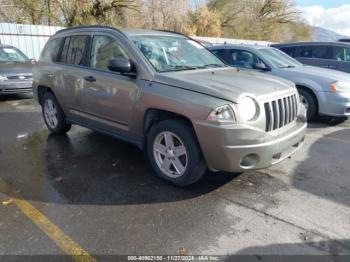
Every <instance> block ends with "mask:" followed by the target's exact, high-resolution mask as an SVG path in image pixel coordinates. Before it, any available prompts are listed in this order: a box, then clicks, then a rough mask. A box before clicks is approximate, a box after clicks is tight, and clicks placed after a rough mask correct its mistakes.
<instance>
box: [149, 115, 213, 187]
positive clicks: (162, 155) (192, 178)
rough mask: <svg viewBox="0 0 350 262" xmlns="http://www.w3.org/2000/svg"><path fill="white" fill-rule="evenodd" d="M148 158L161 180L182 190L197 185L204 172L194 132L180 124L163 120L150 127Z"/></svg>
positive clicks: (178, 121) (172, 120)
mask: <svg viewBox="0 0 350 262" xmlns="http://www.w3.org/2000/svg"><path fill="white" fill-rule="evenodd" d="M147 156H148V158H149V160H150V162H151V165H152V167H153V169H154V170H155V172H156V174H157V175H158V176H159V177H160V178H162V179H165V180H167V181H169V182H171V183H172V184H174V185H177V186H181V187H184V186H188V185H191V184H193V183H195V182H197V181H198V180H199V179H201V178H202V176H203V175H204V173H205V171H206V169H207V167H206V163H205V161H204V159H203V156H202V151H201V149H200V147H199V144H198V141H197V138H196V135H195V133H194V131H193V128H192V127H191V126H190V125H189V124H188V123H186V122H185V121H182V120H176V119H170V120H164V121H162V122H159V123H157V124H155V125H153V126H152V127H151V129H150V131H149V132H148V134H147Z"/></svg>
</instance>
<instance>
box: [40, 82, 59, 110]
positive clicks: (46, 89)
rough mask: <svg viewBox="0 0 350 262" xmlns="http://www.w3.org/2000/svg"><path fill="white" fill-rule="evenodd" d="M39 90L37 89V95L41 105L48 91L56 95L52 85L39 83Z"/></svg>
mask: <svg viewBox="0 0 350 262" xmlns="http://www.w3.org/2000/svg"><path fill="white" fill-rule="evenodd" d="M37 90H38V91H37V96H38V97H37V98H38V102H39V104H40V105H42V103H43V98H44V95H45V93H46V92H50V93H52V94H53V95H54V96H55V97H56V95H55V93H54V92H53V91H52V89H51V88H50V87H47V86H43V85H39V86H38V87H37Z"/></svg>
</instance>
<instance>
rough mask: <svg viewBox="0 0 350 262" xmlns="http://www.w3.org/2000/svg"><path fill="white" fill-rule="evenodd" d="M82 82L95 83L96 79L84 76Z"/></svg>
mask: <svg viewBox="0 0 350 262" xmlns="http://www.w3.org/2000/svg"><path fill="white" fill-rule="evenodd" d="M84 80H85V81H88V82H96V78H95V77H93V76H85V77H84Z"/></svg>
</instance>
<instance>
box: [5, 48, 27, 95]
mask: <svg viewBox="0 0 350 262" xmlns="http://www.w3.org/2000/svg"><path fill="white" fill-rule="evenodd" d="M33 64H34V60H33V59H29V58H28V57H27V56H26V55H25V54H23V53H22V52H21V51H20V50H19V49H17V48H15V47H13V46H9V45H0V95H1V94H17V93H29V92H32V83H33V78H32V69H33Z"/></svg>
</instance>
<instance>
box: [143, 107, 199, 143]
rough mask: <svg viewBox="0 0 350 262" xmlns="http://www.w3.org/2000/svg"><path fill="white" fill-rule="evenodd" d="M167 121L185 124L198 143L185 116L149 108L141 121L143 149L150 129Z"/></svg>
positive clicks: (191, 125)
mask: <svg viewBox="0 0 350 262" xmlns="http://www.w3.org/2000/svg"><path fill="white" fill-rule="evenodd" d="M168 119H178V120H181V121H183V122H186V123H187V124H188V125H189V126H190V127H191V128H192V130H193V133H194V134H195V137H196V139H197V142H198V138H197V135H196V132H195V129H194V126H193V123H192V121H191V120H190V118H188V117H187V116H184V115H182V114H178V113H175V112H171V111H167V110H163V109H158V108H149V109H147V110H146V112H145V115H144V119H143V137H144V139H143V141H142V147H143V148H145V146H146V144H147V133H148V132H149V130H150V129H151V127H152V126H153V125H155V124H157V123H159V122H161V121H163V120H168Z"/></svg>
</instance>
